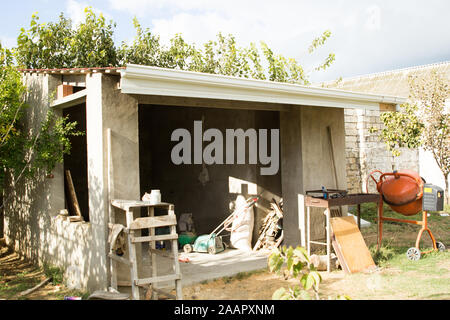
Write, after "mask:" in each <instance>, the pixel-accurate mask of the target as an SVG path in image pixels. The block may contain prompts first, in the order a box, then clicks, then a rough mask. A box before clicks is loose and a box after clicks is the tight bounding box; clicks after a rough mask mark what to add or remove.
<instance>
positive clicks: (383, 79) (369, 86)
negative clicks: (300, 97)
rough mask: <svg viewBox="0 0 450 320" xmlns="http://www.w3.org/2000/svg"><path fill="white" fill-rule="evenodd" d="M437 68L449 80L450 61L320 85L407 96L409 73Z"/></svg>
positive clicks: (418, 72)
mask: <svg viewBox="0 0 450 320" xmlns="http://www.w3.org/2000/svg"><path fill="white" fill-rule="evenodd" d="M432 70H437V71H438V72H439V73H441V74H443V75H444V76H445V77H447V78H448V79H449V80H450V61H445V62H441V63H434V64H428V65H423V66H416V67H411V68H404V69H397V70H390V71H385V72H379V73H373V74H368V75H363V76H358V77H351V78H344V79H342V80H341V81H330V82H324V83H322V84H321V85H320V86H322V87H325V88H335V89H342V90H350V91H355V92H365V93H374V94H380V93H384V94H390V95H394V96H403V97H407V96H409V84H408V77H409V76H410V75H414V74H416V75H425V74H427V73H429V72H431V71H432Z"/></svg>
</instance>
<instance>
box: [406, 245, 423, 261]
mask: <svg viewBox="0 0 450 320" xmlns="http://www.w3.org/2000/svg"><path fill="white" fill-rule="evenodd" d="M420 255H421V254H420V250H419V249H417V248H416V247H412V248H409V249H408V251H406V257H407V258H408V259H409V260H411V261H417V260H419V259H420Z"/></svg>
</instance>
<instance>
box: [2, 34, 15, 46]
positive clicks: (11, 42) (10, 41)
mask: <svg viewBox="0 0 450 320" xmlns="http://www.w3.org/2000/svg"><path fill="white" fill-rule="evenodd" d="M0 42H1V43H2V46H3V47H4V48H12V47H15V46H16V45H17V41H16V38H13V37H7V36H0Z"/></svg>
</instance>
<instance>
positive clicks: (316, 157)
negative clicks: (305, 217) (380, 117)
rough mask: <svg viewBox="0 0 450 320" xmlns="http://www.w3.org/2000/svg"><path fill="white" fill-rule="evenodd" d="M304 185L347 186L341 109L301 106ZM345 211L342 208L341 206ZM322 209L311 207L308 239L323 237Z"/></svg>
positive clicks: (306, 186) (317, 186) (318, 186)
mask: <svg viewBox="0 0 450 320" xmlns="http://www.w3.org/2000/svg"><path fill="white" fill-rule="evenodd" d="M328 126H329V127H330V128H331V134H332V142H333V149H334V161H335V165H336V172H337V179H338V181H337V183H338V184H337V185H336V182H335V178H334V172H333V165H332V154H331V148H330V139H329V136H328V132H327V127H328ZM301 127H302V146H303V150H302V153H303V187H304V191H305V192H306V191H307V190H320V189H321V187H322V186H325V187H327V188H328V189H334V188H338V189H343V190H345V189H346V187H347V177H346V158H345V129H344V109H338V108H318V107H303V108H302V125H301ZM343 210H344V214H345V208H343ZM324 217H325V216H324V215H323V209H317V208H312V209H311V239H312V240H314V239H325V218H324Z"/></svg>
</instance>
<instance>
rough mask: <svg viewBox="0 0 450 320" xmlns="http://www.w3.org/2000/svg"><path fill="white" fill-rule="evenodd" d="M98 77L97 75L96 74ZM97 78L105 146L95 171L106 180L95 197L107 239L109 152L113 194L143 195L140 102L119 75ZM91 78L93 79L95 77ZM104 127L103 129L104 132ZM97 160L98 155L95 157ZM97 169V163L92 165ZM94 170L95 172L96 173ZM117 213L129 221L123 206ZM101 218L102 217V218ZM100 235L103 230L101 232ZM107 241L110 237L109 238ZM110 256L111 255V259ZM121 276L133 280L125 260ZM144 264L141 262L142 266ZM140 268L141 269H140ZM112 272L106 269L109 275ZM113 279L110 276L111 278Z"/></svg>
mask: <svg viewBox="0 0 450 320" xmlns="http://www.w3.org/2000/svg"><path fill="white" fill-rule="evenodd" d="M93 77H94V78H95V75H93ZM96 77H97V78H96V79H91V80H92V81H95V82H96V83H99V81H101V92H102V97H101V99H102V110H101V112H102V119H101V121H100V122H98V123H96V124H93V125H97V126H100V125H99V123H101V124H102V125H101V127H102V128H101V130H99V129H98V128H96V129H95V130H98V133H99V134H98V137H103V139H102V141H101V143H102V147H100V146H99V147H98V149H97V148H96V152H97V153H98V154H101V155H102V157H101V161H102V164H100V158H96V161H97V163H96V165H95V168H96V169H95V172H101V173H103V175H102V177H95V179H96V180H98V181H100V180H101V181H102V182H101V185H102V188H103V190H104V192H103V193H102V194H99V195H98V196H99V198H98V199H97V198H95V197H94V198H93V199H92V201H99V202H100V203H99V204H98V206H97V207H101V208H102V212H101V213H99V214H100V215H101V219H100V220H101V221H102V222H101V225H100V226H99V228H101V229H102V232H103V239H106V237H107V233H108V230H107V226H108V222H109V214H108V212H109V211H108V210H109V201H110V199H109V195H108V193H109V191H108V179H109V174H108V166H109V163H108V153H109V152H111V155H112V163H111V166H112V168H111V169H112V170H111V178H112V181H111V198H112V199H128V200H138V199H140V182H139V139H138V136H139V134H138V104H137V100H136V99H134V98H133V97H131V96H129V95H125V94H122V93H121V92H120V89H118V81H119V77H116V76H108V75H97V76H96ZM91 80H89V81H91ZM108 129H110V130H111V150H108V144H107V130H108ZM100 131H101V133H100ZM93 161H94V159H93ZM92 170H94V167H93V168H92ZM95 172H92V175H94V174H95ZM112 209H113V211H114V215H115V220H116V223H121V224H124V225H126V217H125V212H124V211H123V210H120V209H117V208H112ZM139 215H140V212H139V211H138V210H135V212H134V217H135V218H137V217H139ZM100 220H99V221H100ZM99 236H100V234H99ZM105 241H106V240H105ZM136 247H137V249H138V250H137V252H138V261H140V260H141V259H140V257H141V254H140V253H141V252H140V245H139V244H137V245H136ZM108 248H109V247H108V245H107V244H106V243H105V247H104V250H105V251H103V254H104V257H106V253H107V251H108V250H109V249H108ZM108 260H109V259H108ZM106 267H107V268H109V261H107V262H106ZM117 267H118V274H119V277H118V280H119V281H129V278H130V277H129V275H130V273H129V268H128V267H127V266H124V265H123V264H117ZM140 268H141V266H140V265H138V269H140ZM139 271H140V270H139ZM107 274H108V272H105V275H107ZM107 281H109V279H107Z"/></svg>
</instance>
